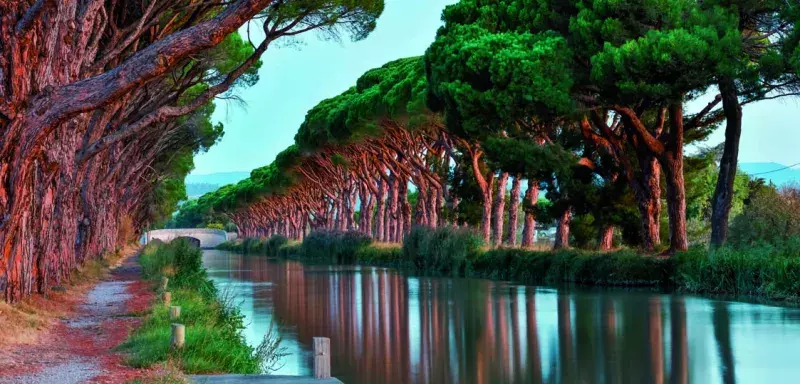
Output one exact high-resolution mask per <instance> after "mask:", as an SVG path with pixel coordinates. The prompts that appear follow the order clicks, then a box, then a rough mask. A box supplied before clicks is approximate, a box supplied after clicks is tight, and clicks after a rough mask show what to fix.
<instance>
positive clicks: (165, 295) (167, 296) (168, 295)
mask: <svg viewBox="0 0 800 384" xmlns="http://www.w3.org/2000/svg"><path fill="white" fill-rule="evenodd" d="M161 301H163V302H164V305H166V306H169V303H170V302H171V301H172V294H171V293H169V292H164V293H162V294H161Z"/></svg>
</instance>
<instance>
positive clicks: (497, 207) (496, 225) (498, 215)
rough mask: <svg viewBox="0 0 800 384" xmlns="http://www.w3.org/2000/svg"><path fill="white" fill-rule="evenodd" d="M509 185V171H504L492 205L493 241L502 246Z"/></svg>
mask: <svg viewBox="0 0 800 384" xmlns="http://www.w3.org/2000/svg"><path fill="white" fill-rule="evenodd" d="M507 186H508V172H503V173H501V174H500V177H499V178H498V179H497V190H496V191H495V195H494V204H493V206H492V213H493V215H494V217H493V223H492V227H493V229H494V231H493V233H492V243H493V244H494V245H495V246H500V244H502V243H503V226H505V223H504V219H505V213H506V187H507Z"/></svg>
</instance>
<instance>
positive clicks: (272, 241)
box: [261, 235, 289, 257]
mask: <svg viewBox="0 0 800 384" xmlns="http://www.w3.org/2000/svg"><path fill="white" fill-rule="evenodd" d="M288 241H289V239H287V238H286V236H283V235H273V236H272V237H270V238H269V240H267V241H265V242H264V243H263V245H262V247H261V249H262V251H263V252H262V254H263V255H267V256H271V257H276V256H278V251H279V250H280V249H281V247H282V246H283V245H284V244H286V242H288Z"/></svg>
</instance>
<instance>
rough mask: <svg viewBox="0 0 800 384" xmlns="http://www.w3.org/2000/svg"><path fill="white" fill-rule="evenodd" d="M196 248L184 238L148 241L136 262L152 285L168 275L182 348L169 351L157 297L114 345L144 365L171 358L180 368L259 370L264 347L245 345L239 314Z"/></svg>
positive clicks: (166, 326)
mask: <svg viewBox="0 0 800 384" xmlns="http://www.w3.org/2000/svg"><path fill="white" fill-rule="evenodd" d="M201 258H202V252H201V251H200V250H199V249H198V248H195V247H192V246H190V245H189V244H188V243H186V242H182V241H174V242H172V243H170V244H152V245H148V246H147V247H146V248H145V249H144V250H143V252H142V255H141V257H140V263H141V265H142V267H143V275H144V276H143V277H144V278H145V279H147V280H150V281H152V282H153V283H154V286H156V282H158V281H160V279H161V277H162V276H167V277H169V279H170V281H169V284H168V290H169V291H170V292H171V293H172V303H171V305H174V306H180V307H181V315H180V323H181V324H184V325H185V326H186V343H185V346H184V348H183V349H181V350H173V349H171V348H170V345H169V340H170V333H171V323H172V322H171V321H170V319H169V312H168V308H167V307H166V306H165V305H163V303H161V302H157V303H156V304H155V306H154V307H153V311H152V313H151V314H149V315H148V316H147V317H146V318H145V319H144V321H143V323H142V324H141V326H140V327H139V328H137V329H136V330H135V331H134V332H133V333H132V334H131V335H130V336H129V338H128V340H126V341H125V342H124V343H123V344H122V345H120V347H119V349H120V350H122V351H124V352H127V353H128V357H127V363H128V364H129V365H131V366H133V367H136V368H149V367H152V366H154V365H156V364H160V363H169V362H174V363H176V364H178V368H179V369H180V370H182V371H183V372H185V373H190V374H202V373H261V372H262V370H263V369H262V368H264V362H265V360H266V359H267V358H268V357H269V356H267V354H268V352H269V351H265V350H263V349H261V348H253V347H251V346H249V345H248V344H247V343H246V341H245V339H244V336H243V335H242V333H241V331H242V329H244V323H243V316H242V315H241V314H240V313H239V311H238V309H236V308H235V307H234V306H231V305H229V303H226V302H223V300H222V299H220V298H219V297H218V295H217V289H216V287H214V284H213V283H212V282H211V281H210V280H209V279H208V278H207V277H206V273H205V270H204V269H203V268H202V265H201Z"/></svg>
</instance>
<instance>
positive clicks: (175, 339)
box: [169, 323, 186, 349]
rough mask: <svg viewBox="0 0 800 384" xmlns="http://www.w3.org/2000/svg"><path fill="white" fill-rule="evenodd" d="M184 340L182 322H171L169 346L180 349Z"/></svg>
mask: <svg viewBox="0 0 800 384" xmlns="http://www.w3.org/2000/svg"><path fill="white" fill-rule="evenodd" d="M185 342H186V327H184V326H183V324H177V323H172V338H171V339H170V340H169V346H170V347H172V348H174V349H181V348H183V344H184V343H185Z"/></svg>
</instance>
